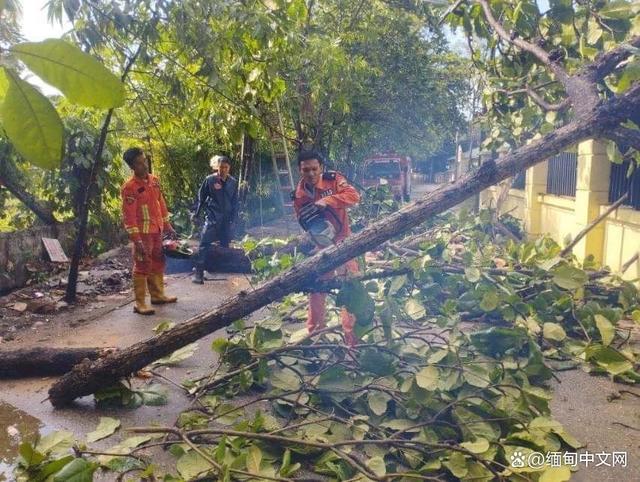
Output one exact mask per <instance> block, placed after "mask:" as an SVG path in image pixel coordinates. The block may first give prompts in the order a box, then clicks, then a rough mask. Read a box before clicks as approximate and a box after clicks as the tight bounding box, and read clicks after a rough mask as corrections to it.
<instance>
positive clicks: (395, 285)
mask: <svg viewBox="0 0 640 482" xmlns="http://www.w3.org/2000/svg"><path fill="white" fill-rule="evenodd" d="M407 280H408V277H407V275H406V274H404V275H402V276H396V277H395V278H393V279H392V280H391V284H390V285H389V296H393V295H395V294H396V293H397V292H398V290H400V288H402V287H403V286H404V285H405V283H406V282H407Z"/></svg>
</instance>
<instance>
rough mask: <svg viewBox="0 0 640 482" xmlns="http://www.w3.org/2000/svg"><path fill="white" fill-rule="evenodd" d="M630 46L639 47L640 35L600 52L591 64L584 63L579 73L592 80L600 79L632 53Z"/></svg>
mask: <svg viewBox="0 0 640 482" xmlns="http://www.w3.org/2000/svg"><path fill="white" fill-rule="evenodd" d="M630 47H632V48H640V35H636V36H635V37H633V38H632V39H631V40H629V41H628V42H626V43H623V44H621V45H619V46H618V47H616V48H615V49H613V50H610V51H608V52H603V53H601V54H600V55H598V57H596V59H595V60H594V61H593V62H592V63H591V64H589V65H586V66H585V67H584V68H583V69H582V72H581V73H582V74H583V75H587V76H588V77H590V78H591V80H592V81H599V80H602V79H603V78H604V77H606V76H607V75H609V74H610V73H611V72H612V71H613V70H614V69H615V68H616V66H618V64H620V62H622V61H623V60H625V59H626V58H627V57H629V56H630V55H631V54H632V49H631V48H630Z"/></svg>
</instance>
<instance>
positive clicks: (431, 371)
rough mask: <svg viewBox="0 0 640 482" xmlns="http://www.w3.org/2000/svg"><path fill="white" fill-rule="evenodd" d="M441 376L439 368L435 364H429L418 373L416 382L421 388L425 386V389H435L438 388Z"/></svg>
mask: <svg viewBox="0 0 640 482" xmlns="http://www.w3.org/2000/svg"><path fill="white" fill-rule="evenodd" d="M439 378H440V373H439V371H438V369H437V368H436V367H434V366H431V365H429V366H427V367H424V368H423V369H422V370H420V371H419V372H418V373H416V383H417V384H418V386H419V387H420V388H424V389H425V390H430V391H433V390H435V389H436V388H438V379H439Z"/></svg>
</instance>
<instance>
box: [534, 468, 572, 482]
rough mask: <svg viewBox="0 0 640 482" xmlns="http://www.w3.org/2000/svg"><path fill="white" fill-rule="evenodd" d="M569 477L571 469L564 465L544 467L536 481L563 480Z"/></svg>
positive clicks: (557, 481) (550, 481)
mask: <svg viewBox="0 0 640 482" xmlns="http://www.w3.org/2000/svg"><path fill="white" fill-rule="evenodd" d="M570 479H571V470H570V469H569V467H567V466H566V465H562V466H560V467H550V468H548V469H546V470H545V471H544V472H543V473H542V475H541V476H540V478H539V479H538V482H565V481H567V480H570Z"/></svg>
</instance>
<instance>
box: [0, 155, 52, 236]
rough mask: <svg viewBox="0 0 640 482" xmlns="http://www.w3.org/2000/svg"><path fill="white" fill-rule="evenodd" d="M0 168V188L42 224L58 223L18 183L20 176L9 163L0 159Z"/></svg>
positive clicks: (42, 205) (50, 212)
mask: <svg viewBox="0 0 640 482" xmlns="http://www.w3.org/2000/svg"><path fill="white" fill-rule="evenodd" d="M0 167H2V169H0V171H1V172H2V173H1V174H0V186H4V187H6V188H7V190H8V191H9V192H10V193H11V194H12V195H13V196H14V197H15V198H16V199H18V201H20V202H21V203H22V204H24V205H25V206H26V207H28V208H29V209H30V210H31V211H32V212H33V213H34V214H35V215H36V216H38V219H40V220H41V221H42V222H43V223H45V224H48V225H55V224H58V223H59V221H58V220H57V219H56V217H55V216H54V215H53V211H52V210H51V209H49V208H48V207H46V206H45V205H44V204H43V203H42V202H41V201H39V200H38V199H36V197H35V196H34V195H33V194H31V193H29V192H28V191H27V190H26V188H25V187H24V186H23V185H22V183H21V182H20V174H19V173H18V172H17V169H16V167H15V166H14V165H13V163H12V162H11V161H7V160H6V159H0Z"/></svg>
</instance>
